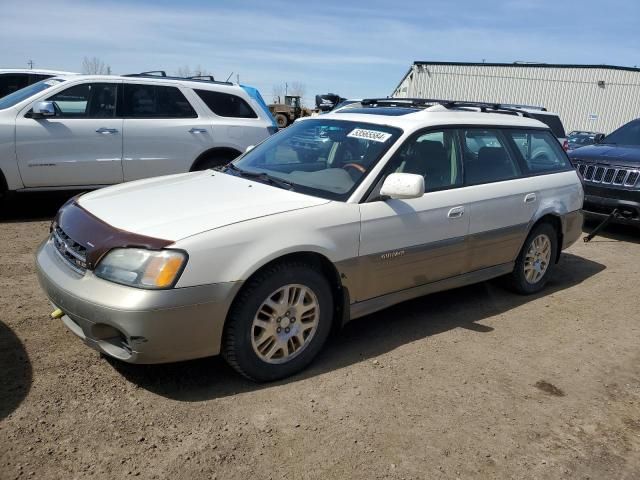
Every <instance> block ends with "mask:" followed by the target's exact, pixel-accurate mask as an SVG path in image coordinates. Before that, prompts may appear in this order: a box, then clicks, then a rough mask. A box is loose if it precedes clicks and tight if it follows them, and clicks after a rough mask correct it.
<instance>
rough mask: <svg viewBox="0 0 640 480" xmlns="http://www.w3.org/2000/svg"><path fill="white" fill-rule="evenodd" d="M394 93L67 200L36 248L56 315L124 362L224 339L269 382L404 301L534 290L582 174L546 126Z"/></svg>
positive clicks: (563, 232) (576, 215) (203, 347)
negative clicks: (208, 161)
mask: <svg viewBox="0 0 640 480" xmlns="http://www.w3.org/2000/svg"><path fill="white" fill-rule="evenodd" d="M385 105H386V104H385V101H384V100H372V101H364V102H363V106H362V107H361V108H352V109H346V110H343V111H339V112H336V113H328V114H326V115H320V116H318V117H314V118H309V119H304V120H301V121H299V122H296V123H294V124H293V125H292V126H290V127H289V128H287V129H286V130H283V131H281V132H279V133H278V134H276V135H274V136H272V137H270V138H269V139H268V140H266V141H265V142H263V143H261V144H260V145H258V146H256V147H255V148H254V149H252V150H250V151H249V152H247V153H245V154H244V155H243V156H242V157H241V158H239V159H237V160H235V161H234V162H232V163H230V164H229V165H228V166H227V168H226V170H225V171H224V172H222V171H207V172H197V173H187V174H182V175H173V176H168V177H162V178H155V179H148V180H142V181H138V182H133V183H128V184H124V185H120V186H114V187H110V188H106V189H103V190H98V191H95V192H91V193H87V194H84V195H82V196H80V197H76V198H75V199H72V200H71V201H69V202H68V203H67V204H66V205H64V206H63V207H62V208H61V209H60V211H59V212H58V215H57V216H56V218H55V220H54V222H53V224H52V227H51V235H50V237H49V238H48V239H47V240H46V241H45V242H44V243H43V244H42V246H41V247H40V248H39V250H38V252H37V261H36V263H37V270H38V277H39V280H40V284H41V285H42V287H43V289H44V290H45V292H46V294H47V295H48V297H49V298H50V300H51V302H52V303H53V305H54V306H55V308H56V309H57V310H56V311H55V312H54V313H53V317H55V318H62V320H63V322H64V323H65V324H66V325H67V327H68V328H69V329H71V330H72V331H73V332H74V333H75V334H76V335H78V336H79V337H80V338H82V339H83V340H84V341H85V342H86V343H87V344H88V345H90V346H92V347H93V348H95V349H97V350H99V351H101V352H104V353H105V354H107V355H111V356H113V357H116V358H118V359H121V360H123V361H126V362H133V363H154V362H171V361H177V360H185V359H189V358H197V357H203V356H207V355H215V354H218V353H222V354H223V355H224V356H225V358H226V359H227V360H228V362H229V363H230V364H231V365H232V366H233V367H234V368H235V369H236V370H238V371H239V372H240V373H242V374H243V375H245V376H247V377H249V378H251V379H254V380H263V381H264V380H273V379H276V378H281V377H284V376H287V375H291V374H293V373H294V372H296V371H298V370H300V369H301V368H303V367H304V366H306V365H307V364H308V363H309V362H310V361H311V360H312V359H313V358H314V357H315V356H316V355H317V353H318V352H319V351H320V349H321V348H322V345H323V344H324V343H325V340H326V339H327V336H328V334H329V332H330V330H331V329H332V328H333V327H336V326H340V325H342V324H343V323H344V322H345V321H347V320H350V319H354V318H357V317H362V316H364V315H366V314H369V313H371V312H374V311H376V310H380V309H383V308H385V307H388V306H389V305H393V304H395V303H398V302H402V301H404V300H408V299H411V298H415V297H418V296H421V295H425V294H428V293H432V292H436V291H439V290H444V289H449V288H455V287H460V286H463V285H467V284H470V283H475V282H480V281H484V280H488V279H490V278H494V277H498V276H505V278H506V280H507V283H508V284H509V285H510V286H511V287H512V288H513V289H514V290H516V291H517V292H520V293H524V294H526V293H533V292H537V291H539V290H540V289H541V288H542V287H543V286H544V285H545V283H546V282H547V280H548V279H549V276H550V275H551V273H552V271H553V268H554V266H555V264H556V262H557V261H558V260H559V258H560V251H561V250H562V249H564V248H567V247H568V246H569V245H571V244H572V243H573V242H575V241H576V239H578V238H579V236H580V234H581V228H582V213H581V210H580V209H581V207H582V201H583V190H582V184H581V181H580V179H579V177H578V174H577V173H576V171H575V170H574V169H573V168H572V166H571V163H570V162H569V159H568V158H567V155H566V154H565V152H564V151H563V150H562V148H561V147H560V145H559V144H558V142H557V141H556V139H555V138H554V136H553V134H552V133H551V132H550V130H549V128H548V127H547V126H546V125H544V124H543V123H541V122H539V121H537V120H534V119H530V118H526V117H521V116H513V115H512V114H511V115H507V114H501V113H498V112H497V111H496V112H494V113H483V112H482V111H480V110H481V109H478V108H475V107H473V106H471V105H469V104H457V103H452V102H448V103H447V104H446V105H430V104H422V103H416V104H410V105H405V106H402V107H389V106H385ZM505 113H512V112H505ZM301 137H302V138H305V139H307V142H306V143H304V142H303V143H301V142H300V141H299V139H300V138H301ZM314 141H315V142H317V145H315V147H313V148H312V147H310V146H309V143H308V142H314ZM542 144H544V145H546V147H545V148H544V150H545V151H546V152H547V153H546V154H545V155H544V156H537V157H534V156H532V152H533V151H535V150H539V149H540V148H541V145H542ZM533 145H536V148H531V147H532V146H533Z"/></svg>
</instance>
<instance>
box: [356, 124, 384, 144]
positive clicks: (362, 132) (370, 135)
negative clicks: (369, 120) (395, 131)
mask: <svg viewBox="0 0 640 480" xmlns="http://www.w3.org/2000/svg"><path fill="white" fill-rule="evenodd" d="M347 137H351V138H361V139H362V140H373V141H374V142H380V143H384V142H386V141H387V140H389V138H391V134H390V133H386V132H378V131H377V130H366V129H364V128H356V129H354V130H352V131H351V132H350V133H349V134H348V135H347Z"/></svg>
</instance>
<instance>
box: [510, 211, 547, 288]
mask: <svg viewBox="0 0 640 480" xmlns="http://www.w3.org/2000/svg"><path fill="white" fill-rule="evenodd" d="M557 253H558V234H557V232H556V230H555V228H554V227H553V226H551V225H550V224H548V223H541V224H539V225H537V226H536V227H535V228H534V229H533V230H532V231H531V233H529V236H528V237H527V240H526V241H525V242H524V245H523V246H522V250H521V251H520V254H519V255H518V258H517V259H516V264H515V267H514V269H513V272H512V273H511V274H510V275H509V276H508V277H507V278H506V280H507V286H508V287H509V288H510V289H511V290H513V291H515V292H517V293H520V294H523V295H528V294H532V293H536V292H539V291H540V290H542V288H544V286H545V285H546V283H547V281H548V280H549V277H550V275H551V272H552V270H553V268H554V266H555V259H556V255H557Z"/></svg>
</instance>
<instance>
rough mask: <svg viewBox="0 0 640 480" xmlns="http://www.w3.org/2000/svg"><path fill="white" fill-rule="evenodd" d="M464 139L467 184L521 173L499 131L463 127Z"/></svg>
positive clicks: (514, 176)
mask: <svg viewBox="0 0 640 480" xmlns="http://www.w3.org/2000/svg"><path fill="white" fill-rule="evenodd" d="M462 139H463V142H462V143H463V151H464V152H463V157H464V172H465V174H464V176H465V183H466V184H467V185H477V184H480V183H490V182H499V181H502V180H509V179H511V178H516V177H518V176H519V175H520V168H519V167H518V164H517V163H516V161H515V160H514V159H513V158H512V156H511V155H509V151H508V150H507V148H506V147H505V141H504V139H503V137H502V136H501V134H500V132H499V131H497V130H484V129H478V128H471V129H463V130H462Z"/></svg>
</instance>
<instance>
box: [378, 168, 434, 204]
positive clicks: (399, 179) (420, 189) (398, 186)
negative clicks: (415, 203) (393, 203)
mask: <svg viewBox="0 0 640 480" xmlns="http://www.w3.org/2000/svg"><path fill="white" fill-rule="evenodd" d="M380 195H381V196H383V197H389V198H395V199H409V198H420V197H422V196H423V195H424V177H423V176H422V175H416V174H414V173H392V174H390V175H389V176H388V177H387V178H386V179H385V181H384V183H383V184H382V188H381V189H380Z"/></svg>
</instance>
